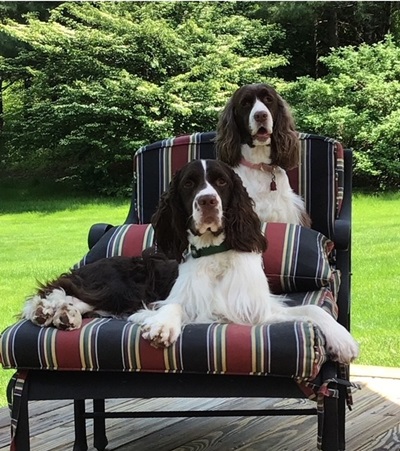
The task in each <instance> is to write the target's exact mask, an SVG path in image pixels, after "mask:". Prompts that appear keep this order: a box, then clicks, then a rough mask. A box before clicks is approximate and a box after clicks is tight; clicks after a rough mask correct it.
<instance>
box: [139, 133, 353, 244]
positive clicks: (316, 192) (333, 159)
mask: <svg viewBox="0 0 400 451" xmlns="http://www.w3.org/2000/svg"><path fill="white" fill-rule="evenodd" d="M214 140H215V132H207V133H195V134H193V135H185V136H180V137H178V138H171V139H166V140H163V141H158V142H156V143H153V144H149V145H147V146H144V147H141V148H140V149H139V150H138V151H137V153H136V155H135V158H134V166H135V175H136V204H137V209H138V218H139V222H140V223H142V224H145V223H148V222H150V219H151V216H152V214H153V213H154V211H155V209H156V206H157V204H158V200H159V198H160V195H161V194H162V193H163V192H164V191H165V190H166V189H167V188H168V185H169V182H170V181H171V178H172V175H173V174H174V173H175V172H176V171H177V170H178V169H179V168H181V167H182V166H183V165H184V164H185V163H187V162H188V161H191V160H193V159H198V158H215V148H214ZM299 140H300V164H299V167H298V168H295V169H293V170H291V171H289V172H288V176H289V180H290V184H291V186H292V188H293V190H294V191H295V192H296V193H299V194H300V195H301V196H302V197H303V198H304V200H305V203H306V208H307V211H308V212H309V213H310V215H311V218H312V221H313V229H315V230H318V231H319V232H321V233H323V234H324V235H326V236H327V237H332V236H333V231H334V221H335V219H336V218H337V216H338V214H339V213H340V209H341V205H342V199H343V189H344V152H343V147H342V146H341V144H340V143H339V142H338V141H335V140H333V139H329V138H324V137H321V136H316V135H309V134H304V133H301V134H299Z"/></svg>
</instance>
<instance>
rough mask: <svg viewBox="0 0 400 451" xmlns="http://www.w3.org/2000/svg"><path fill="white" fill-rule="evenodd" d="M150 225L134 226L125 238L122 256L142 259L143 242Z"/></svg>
mask: <svg viewBox="0 0 400 451" xmlns="http://www.w3.org/2000/svg"><path fill="white" fill-rule="evenodd" d="M147 227H148V224H132V225H131V226H130V227H129V228H128V230H127V232H126V235H125V237H124V243H123V246H122V253H121V255H123V256H126V257H140V256H141V255H142V251H143V241H144V236H145V234H146V230H147Z"/></svg>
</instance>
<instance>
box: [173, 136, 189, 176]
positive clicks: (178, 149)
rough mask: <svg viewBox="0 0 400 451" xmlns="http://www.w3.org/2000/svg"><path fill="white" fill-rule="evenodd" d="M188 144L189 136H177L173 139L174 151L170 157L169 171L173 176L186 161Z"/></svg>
mask: <svg viewBox="0 0 400 451" xmlns="http://www.w3.org/2000/svg"><path fill="white" fill-rule="evenodd" d="M189 143H190V135H184V136H179V137H178V138H175V139H174V146H173V147H174V151H173V152H172V155H171V170H172V174H175V172H176V171H177V170H179V169H180V168H181V167H182V166H184V165H185V164H186V163H187V162H188V161H189V157H188V149H189Z"/></svg>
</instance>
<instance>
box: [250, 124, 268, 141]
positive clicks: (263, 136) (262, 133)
mask: <svg viewBox="0 0 400 451" xmlns="http://www.w3.org/2000/svg"><path fill="white" fill-rule="evenodd" d="M253 137H254V138H255V139H257V140H258V141H268V140H269V139H270V138H271V133H269V132H268V130H267V129H266V128H265V127H260V128H259V129H258V130H257V133H256V134H255V135H254V136H253Z"/></svg>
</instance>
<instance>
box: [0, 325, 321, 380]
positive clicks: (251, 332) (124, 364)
mask: <svg viewBox="0 0 400 451" xmlns="http://www.w3.org/2000/svg"><path fill="white" fill-rule="evenodd" d="M324 341H325V340H324V338H323V336H322V334H321V333H320V332H319V329H318V328H316V327H315V326H313V325H312V324H311V323H309V322H287V323H280V324H271V325H263V326H243V325H237V324H192V325H188V326H186V327H185V328H184V329H183V332H182V335H181V337H180V338H179V339H178V341H177V342H176V343H175V344H174V345H172V346H170V347H168V348H165V349H155V348H154V347H152V346H151V345H150V344H149V342H147V341H146V340H144V339H142V338H141V335H140V326H138V325H137V324H133V323H129V322H126V321H123V320H117V319H98V318H97V319H85V320H84V322H83V325H82V328H81V329H78V330H73V331H61V330H58V329H55V328H53V327H43V328H42V327H39V326H35V325H34V324H33V323H31V322H30V321H26V320H23V321H20V322H18V323H16V324H14V325H13V326H10V327H9V328H8V329H6V330H5V331H4V332H3V334H2V336H1V348H0V349H1V362H2V364H3V367H4V368H19V369H35V368H37V369H45V370H78V371H80V370H82V371H101V370H117V371H144V372H171V373H175V372H192V373H212V374H251V375H265V374H275V375H284V376H290V377H296V378H297V377H298V378H302V379H304V378H305V379H313V378H314V377H315V376H316V375H317V374H318V372H319V370H320V367H321V365H322V364H323V363H324V362H325V361H326V355H325V350H324Z"/></svg>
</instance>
